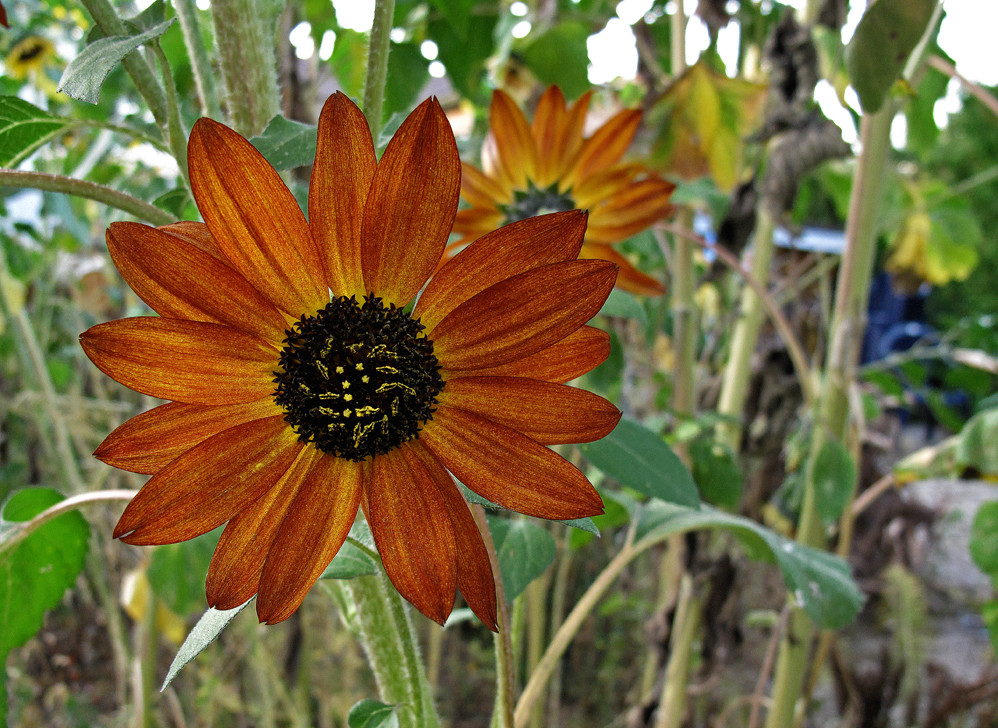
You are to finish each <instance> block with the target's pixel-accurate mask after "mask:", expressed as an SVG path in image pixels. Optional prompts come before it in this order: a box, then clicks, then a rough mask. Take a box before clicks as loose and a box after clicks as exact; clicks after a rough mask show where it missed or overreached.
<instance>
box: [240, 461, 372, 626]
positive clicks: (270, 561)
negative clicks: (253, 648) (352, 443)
mask: <svg viewBox="0 0 998 728" xmlns="http://www.w3.org/2000/svg"><path fill="white" fill-rule="evenodd" d="M365 469H366V468H365V466H364V465H363V464H361V463H354V462H350V461H349V460H344V459H342V458H334V457H330V456H328V455H323V456H322V457H320V458H319V459H318V460H317V461H316V463H315V464H314V465H313V466H312V469H311V472H310V473H309V474H308V477H307V478H306V479H305V483H304V484H303V485H302V487H301V489H300V490H299V491H298V494H297V495H296V496H295V499H294V502H293V503H292V504H291V507H290V508H288V512H287V515H286V516H285V517H284V520H283V522H281V524H280V529H279V530H278V532H277V537H276V538H275V539H274V543H273V545H272V546H271V549H270V554H269V555H268V556H267V563H266V564H265V565H264V567H263V575H262V576H261V578H260V594H259V596H258V597H257V600H256V611H257V615H258V616H259V617H260V621H261V622H266V623H267V624H274V623H275V622H280V621H282V620H284V619H287V618H288V617H290V616H291V615H292V614H294V612H295V610H297V609H298V607H299V606H301V603H302V601H303V600H304V599H305V595H306V594H308V591H309V589H311V588H312V585H313V584H315V581H316V579H318V578H319V576H320V575H321V574H322V572H323V571H324V570H325V569H326V567H327V566H329V562H330V561H332V560H333V557H334V556H335V555H336V552H337V551H339V550H340V546H342V545H343V542H344V541H345V540H346V537H347V534H348V533H349V532H350V526H352V525H353V522H354V519H355V518H356V517H357V507H358V505H359V504H360V494H361V492H362V490H363V478H364V471H365Z"/></svg>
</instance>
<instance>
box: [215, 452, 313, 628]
mask: <svg viewBox="0 0 998 728" xmlns="http://www.w3.org/2000/svg"><path fill="white" fill-rule="evenodd" d="M319 457H320V455H319V452H318V451H317V450H315V448H302V450H301V452H300V453H299V454H298V458H297V459H296V460H295V462H294V463H293V464H292V465H291V467H290V468H288V470H287V472H286V473H285V474H284V476H283V477H282V478H281V479H280V480H279V481H277V483H276V484H275V485H274V487H272V488H270V489H269V490H268V491H267V492H266V493H264V494H263V495H262V496H260V497H259V498H257V499H256V500H255V501H253V503H251V504H250V505H249V506H247V507H246V508H244V509H243V510H241V511H240V512H239V513H238V514H236V515H235V517H233V518H232V520H230V521H229V522H228V524H226V526H225V530H224V531H222V536H221V537H220V538H219V539H218V545H217V546H216V547H215V553H214V555H213V556H212V557H211V564H210V565H209V566H208V578H207V579H206V580H205V593H206V595H207V597H208V606H210V607H214V608H215V609H234V608H235V607H238V606H239V605H240V604H244V603H246V601H248V600H249V598H250V597H252V596H253V595H254V594H256V593H257V591H259V589H260V574H261V573H262V572H263V565H264V562H265V561H266V560H267V554H268V553H270V552H271V549H272V544H273V542H274V537H275V536H276V535H277V530H278V528H279V527H280V525H281V522H282V521H283V520H284V518H285V516H286V515H287V514H288V513H289V512H290V511H291V504H292V502H293V501H294V498H295V494H296V493H297V492H298V490H299V489H300V487H301V485H302V482H303V481H304V480H305V477H306V476H307V475H308V474H309V472H310V470H311V467H312V464H313V463H314V462H315V461H316V460H317V459H318V458H319Z"/></svg>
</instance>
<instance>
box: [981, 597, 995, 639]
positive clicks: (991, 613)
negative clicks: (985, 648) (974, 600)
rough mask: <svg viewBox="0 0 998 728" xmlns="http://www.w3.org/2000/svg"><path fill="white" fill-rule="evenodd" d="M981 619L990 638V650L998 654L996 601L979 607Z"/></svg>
mask: <svg viewBox="0 0 998 728" xmlns="http://www.w3.org/2000/svg"><path fill="white" fill-rule="evenodd" d="M981 619H982V620H983V621H984V626H985V627H987V629H988V637H990V638H991V649H993V650H994V651H995V652H998V600H994V599H992V600H991V601H990V602H985V603H984V604H982V605H981Z"/></svg>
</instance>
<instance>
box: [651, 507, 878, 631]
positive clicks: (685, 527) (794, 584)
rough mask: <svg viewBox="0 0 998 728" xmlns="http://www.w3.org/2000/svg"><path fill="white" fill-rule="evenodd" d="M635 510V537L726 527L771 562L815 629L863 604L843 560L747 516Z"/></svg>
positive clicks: (837, 622)
mask: <svg viewBox="0 0 998 728" xmlns="http://www.w3.org/2000/svg"><path fill="white" fill-rule="evenodd" d="M641 511H642V512H641V519H640V522H639V527H638V531H637V533H638V537H639V538H643V537H645V536H654V537H656V538H658V537H664V536H667V535H673V534H677V533H686V532H688V531H698V530H702V529H713V528H720V529H724V530H726V531H729V532H731V533H732V534H734V535H735V536H737V537H738V539H739V540H740V541H741V543H742V545H743V546H744V547H745V548H746V551H747V552H748V554H749V556H751V557H752V558H755V559H763V560H766V561H775V562H776V564H777V566H779V569H780V572H781V573H782V574H783V581H784V582H785V583H786V585H787V589H788V590H789V591H790V592H791V593H792V594H793V595H794V598H795V599H796V600H797V603H798V604H800V606H801V607H803V608H804V611H805V612H807V615H808V616H809V617H810V618H811V620H812V621H813V622H814V623H815V624H816V625H817V626H818V627H820V628H821V629H839V628H841V627H844V626H845V625H847V624H849V623H850V622H852V620H853V619H854V618H855V617H856V614H857V612H859V608H860V607H861V606H862V604H863V595H862V593H861V592H860V591H859V589H858V588H857V586H856V583H855V582H854V581H853V579H852V577H851V576H850V573H849V565H848V564H847V563H846V562H845V561H843V560H842V559H840V558H839V557H837V556H834V555H832V554H829V553H827V552H825V551H819V550H818V549H814V548H811V547H809V546H804V545H801V544H798V543H795V542H793V541H790V540H788V539H785V538H783V537H782V536H780V535H778V534H776V533H774V532H773V531H770V530H769V529H768V528H765V527H764V526H761V525H759V524H758V523H756V522H755V521H752V520H750V519H748V518H743V517H741V516H735V515H731V514H729V513H724V512H723V511H718V510H716V509H714V508H711V507H710V506H701V507H700V509H698V510H694V509H691V508H684V507H682V506H677V505H673V504H668V503H661V502H651V503H647V504H645V505H644V506H643V507H642V509H641Z"/></svg>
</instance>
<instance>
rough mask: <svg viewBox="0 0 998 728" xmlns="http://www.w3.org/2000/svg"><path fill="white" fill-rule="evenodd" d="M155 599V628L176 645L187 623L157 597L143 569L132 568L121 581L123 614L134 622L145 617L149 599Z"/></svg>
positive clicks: (181, 638)
mask: <svg viewBox="0 0 998 728" xmlns="http://www.w3.org/2000/svg"><path fill="white" fill-rule="evenodd" d="M150 598H152V599H155V600H156V622H155V624H156V630H157V631H158V632H159V633H160V634H162V635H163V636H164V637H166V638H167V639H168V640H170V641H171V642H173V643H174V644H176V645H179V644H180V643H181V642H183V641H184V637H185V636H186V634H187V625H186V624H185V623H184V620H183V619H181V618H180V617H179V616H177V614H176V613H174V612H173V611H171V610H170V608H169V607H167V606H166V604H164V603H163V601H162V600H160V599H157V598H156V595H155V594H153V592H152V588H151V587H150V584H149V577H148V576H147V575H146V570H145V569H141V568H140V569H133V570H132V571H129V572H128V573H127V574H125V576H124V578H123V579H122V581H121V606H122V608H124V610H125V614H127V615H128V616H129V617H131V618H132V619H134V620H135V621H136V622H139V621H141V620H142V619H144V618H145V614H146V609H148V608H149V599H150Z"/></svg>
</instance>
